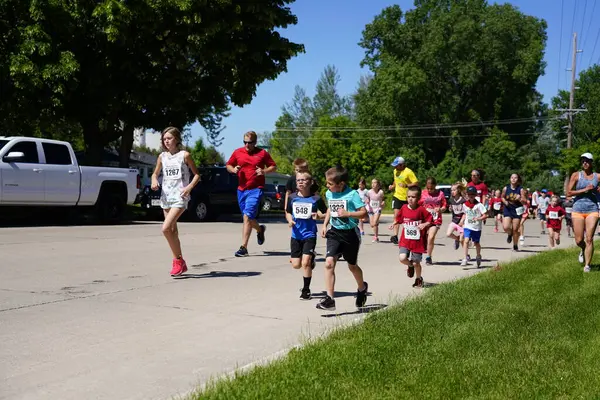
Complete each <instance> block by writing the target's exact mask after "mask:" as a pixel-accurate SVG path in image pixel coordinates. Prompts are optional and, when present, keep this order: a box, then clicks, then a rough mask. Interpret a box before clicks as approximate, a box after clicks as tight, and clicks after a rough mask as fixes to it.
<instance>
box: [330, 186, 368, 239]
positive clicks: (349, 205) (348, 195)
mask: <svg viewBox="0 0 600 400" xmlns="http://www.w3.org/2000/svg"><path fill="white" fill-rule="evenodd" d="M325 197H326V198H327V206H328V207H329V210H330V214H331V226H333V227H334V228H335V229H340V230H350V229H354V228H356V227H357V226H358V219H357V218H349V217H346V218H340V217H337V216H336V214H337V210H338V209H340V208H344V209H345V210H346V211H349V212H354V211H356V210H358V209H359V208H361V207H364V206H365V203H363V201H362V200H361V199H360V195H359V194H358V192H357V191H356V190H353V189H351V188H349V187H348V186H346V188H345V189H344V190H343V191H341V192H336V193H334V192H332V191H331V190H328V191H327V193H325Z"/></svg>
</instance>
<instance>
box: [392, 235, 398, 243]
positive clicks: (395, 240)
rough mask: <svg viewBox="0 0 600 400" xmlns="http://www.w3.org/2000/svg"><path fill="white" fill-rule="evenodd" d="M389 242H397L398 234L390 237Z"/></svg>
mask: <svg viewBox="0 0 600 400" xmlns="http://www.w3.org/2000/svg"><path fill="white" fill-rule="evenodd" d="M390 242H392V244H398V236H396V235H394V236H392V237H390Z"/></svg>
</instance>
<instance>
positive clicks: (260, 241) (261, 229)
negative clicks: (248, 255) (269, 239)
mask: <svg viewBox="0 0 600 400" xmlns="http://www.w3.org/2000/svg"><path fill="white" fill-rule="evenodd" d="M258 228H259V231H258V232H257V233H256V241H257V242H258V245H259V246H262V245H263V243H264V242H265V231H266V230H267V227H266V226H264V225H261V226H259V227H258Z"/></svg>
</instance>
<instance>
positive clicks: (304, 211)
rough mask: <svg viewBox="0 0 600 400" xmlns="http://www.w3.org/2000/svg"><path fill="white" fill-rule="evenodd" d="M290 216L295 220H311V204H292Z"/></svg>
mask: <svg viewBox="0 0 600 400" xmlns="http://www.w3.org/2000/svg"><path fill="white" fill-rule="evenodd" d="M292 214H293V215H294V218H296V219H311V218H312V203H302V202H297V203H293V207H292Z"/></svg>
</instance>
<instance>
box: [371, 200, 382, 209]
mask: <svg viewBox="0 0 600 400" xmlns="http://www.w3.org/2000/svg"><path fill="white" fill-rule="evenodd" d="M370 204H371V208H379V204H380V202H379V201H374V200H371V202H370Z"/></svg>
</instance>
